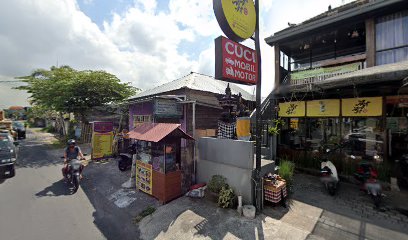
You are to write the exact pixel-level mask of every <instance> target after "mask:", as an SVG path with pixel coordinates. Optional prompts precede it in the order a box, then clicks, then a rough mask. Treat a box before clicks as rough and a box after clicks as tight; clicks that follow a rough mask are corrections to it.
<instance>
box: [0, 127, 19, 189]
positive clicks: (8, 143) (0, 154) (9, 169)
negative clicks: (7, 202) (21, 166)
mask: <svg viewBox="0 0 408 240" xmlns="http://www.w3.org/2000/svg"><path fill="white" fill-rule="evenodd" d="M17 145H18V142H14V140H13V138H12V137H11V136H10V135H9V134H8V133H5V132H1V133H0V183H2V182H4V181H5V180H6V179H9V178H12V177H14V176H15V174H16V172H15V167H14V166H15V163H16V160H17Z"/></svg>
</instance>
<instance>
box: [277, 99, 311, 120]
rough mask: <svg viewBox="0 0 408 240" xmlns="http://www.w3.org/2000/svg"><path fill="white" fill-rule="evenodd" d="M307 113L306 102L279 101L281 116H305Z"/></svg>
mask: <svg viewBox="0 0 408 240" xmlns="http://www.w3.org/2000/svg"><path fill="white" fill-rule="evenodd" d="M305 114H306V104H305V102H285V103H279V113H278V115H279V117H304V116H305Z"/></svg>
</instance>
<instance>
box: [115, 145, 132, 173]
mask: <svg viewBox="0 0 408 240" xmlns="http://www.w3.org/2000/svg"><path fill="white" fill-rule="evenodd" d="M133 154H136V144H132V145H131V146H129V148H128V152H127V153H120V154H119V156H120V160H119V161H118V168H119V170H120V171H122V172H123V171H126V170H128V169H130V168H131V167H132V160H133Z"/></svg>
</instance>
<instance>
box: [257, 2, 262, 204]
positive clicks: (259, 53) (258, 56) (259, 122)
mask: <svg viewBox="0 0 408 240" xmlns="http://www.w3.org/2000/svg"><path fill="white" fill-rule="evenodd" d="M255 12H256V27H255V50H256V56H257V60H258V81H257V82H256V147H255V153H256V159H255V160H256V168H255V171H256V172H255V181H256V184H255V199H256V203H255V204H256V209H257V210H258V211H261V210H262V198H263V196H262V188H261V186H262V185H261V180H262V179H261V176H260V173H261V137H262V136H261V135H262V133H261V117H262V116H261V76H262V74H261V69H262V68H261V48H260V42H259V0H255Z"/></svg>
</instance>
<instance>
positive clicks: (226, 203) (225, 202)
mask: <svg viewBox="0 0 408 240" xmlns="http://www.w3.org/2000/svg"><path fill="white" fill-rule="evenodd" d="M234 200H235V193H234V190H233V189H232V188H230V187H229V186H228V185H227V186H226V187H222V188H221V191H220V195H219V197H218V206H219V207H222V208H232V207H233V206H234Z"/></svg>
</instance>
